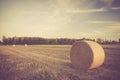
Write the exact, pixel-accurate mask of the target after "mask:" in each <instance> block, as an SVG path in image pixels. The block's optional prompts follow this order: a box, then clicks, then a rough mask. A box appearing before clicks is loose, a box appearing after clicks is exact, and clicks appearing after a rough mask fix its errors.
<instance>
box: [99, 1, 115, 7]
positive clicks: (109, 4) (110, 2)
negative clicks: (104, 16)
mask: <svg viewBox="0 0 120 80" xmlns="http://www.w3.org/2000/svg"><path fill="white" fill-rule="evenodd" d="M100 1H101V2H102V3H103V4H104V6H103V7H105V8H110V7H111V6H112V3H113V2H114V0H100Z"/></svg>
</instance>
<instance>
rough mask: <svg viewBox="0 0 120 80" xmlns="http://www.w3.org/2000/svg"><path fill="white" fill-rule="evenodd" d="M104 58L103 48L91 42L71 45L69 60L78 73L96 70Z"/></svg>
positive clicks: (79, 42)
mask: <svg viewBox="0 0 120 80" xmlns="http://www.w3.org/2000/svg"><path fill="white" fill-rule="evenodd" d="M104 58H105V54H104V50H103V48H102V47H101V46H100V45H99V44H98V43H96V42H93V41H78V42H75V43H74V44H73V45H72V48H71V52H70V59H71V62H72V64H73V66H74V67H75V68H77V69H78V70H79V71H87V70H88V69H93V68H97V67H99V66H100V65H102V64H103V62H104Z"/></svg>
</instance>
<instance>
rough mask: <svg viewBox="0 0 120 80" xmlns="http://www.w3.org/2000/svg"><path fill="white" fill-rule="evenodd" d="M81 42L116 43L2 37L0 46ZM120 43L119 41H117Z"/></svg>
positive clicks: (98, 40)
mask: <svg viewBox="0 0 120 80" xmlns="http://www.w3.org/2000/svg"><path fill="white" fill-rule="evenodd" d="M81 40H89V41H96V42H98V43H100V44H111V43H118V42H116V41H108V40H102V39H100V38H98V39H97V40H95V39H86V38H82V39H68V38H55V39H48V38H41V37H5V36H3V38H2V41H0V44H3V45H13V44H16V45H24V44H28V45H33V44H63V45H65V44H73V43H74V42H75V41H81ZM119 43H120V39H119Z"/></svg>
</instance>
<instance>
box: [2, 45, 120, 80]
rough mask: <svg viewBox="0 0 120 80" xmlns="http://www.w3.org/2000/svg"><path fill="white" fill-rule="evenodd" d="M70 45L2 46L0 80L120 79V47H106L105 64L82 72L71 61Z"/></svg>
mask: <svg viewBox="0 0 120 80" xmlns="http://www.w3.org/2000/svg"><path fill="white" fill-rule="evenodd" d="M70 48H71V46H70V45H62V46H61V45H33V46H28V47H25V46H15V47H12V46H0V80H118V79H119V76H120V67H119V65H120V62H119V61H120V49H118V48H117V49H116V48H114V49H111V48H110V49H109V48H105V53H106V59H105V63H104V64H103V65H102V66H101V67H99V68H97V69H92V70H88V72H86V73H81V72H79V71H77V70H76V69H74V68H73V66H72V64H71V63H70V57H69V53H70Z"/></svg>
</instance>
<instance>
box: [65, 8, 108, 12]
mask: <svg viewBox="0 0 120 80" xmlns="http://www.w3.org/2000/svg"><path fill="white" fill-rule="evenodd" d="M104 11H106V9H104V8H100V9H85V10H80V9H78V10H75V9H74V10H67V12H68V13H95V12H104Z"/></svg>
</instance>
